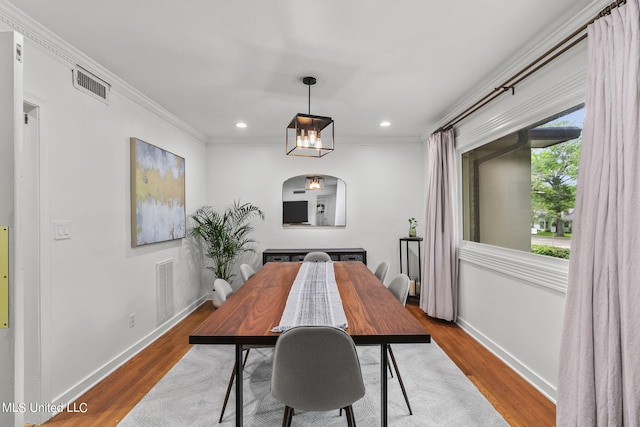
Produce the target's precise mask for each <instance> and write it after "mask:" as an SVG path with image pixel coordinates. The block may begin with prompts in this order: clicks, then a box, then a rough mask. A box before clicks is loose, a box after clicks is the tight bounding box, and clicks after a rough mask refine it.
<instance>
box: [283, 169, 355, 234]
mask: <svg viewBox="0 0 640 427" xmlns="http://www.w3.org/2000/svg"><path fill="white" fill-rule="evenodd" d="M308 178H321V179H322V181H323V183H324V187H323V188H321V189H308V188H305V181H307V179H308ZM346 189H347V184H346V183H345V182H344V180H342V179H340V178H338V177H336V176H332V175H324V174H305V175H296V176H292V177H290V178H288V179H286V180H285V181H284V182H283V183H282V226H283V227H284V228H320V229H326V228H344V227H346V226H347V218H346V216H347V206H346V205H347V190H346ZM304 201H306V202H307V204H306V208H307V209H306V210H307V215H306V217H305V216H304V215H303V212H302V211H301V210H300V209H303V208H302V206H304V203H300V204H296V205H297V206H296V205H292V210H291V211H289V212H288V213H285V203H286V202H304ZM321 202H324V203H321ZM296 208H297V209H296ZM285 214H291V215H294V216H295V215H296V214H302V216H301V217H299V218H306V221H305V222H299V223H298V222H285ZM319 214H320V215H323V216H322V217H320V219H319V217H318V215H319ZM292 218H293V217H292ZM327 218H329V220H327ZM331 219H333V221H332V220H331ZM318 222H326V224H322V223H320V224H319V223H318Z"/></svg>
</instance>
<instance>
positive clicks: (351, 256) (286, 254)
mask: <svg viewBox="0 0 640 427" xmlns="http://www.w3.org/2000/svg"><path fill="white" fill-rule="evenodd" d="M309 252H326V253H328V254H329V256H330V257H331V259H332V260H333V261H361V262H363V263H364V264H365V265H367V251H365V250H364V249H362V248H337V249H335V248H334V249H326V248H320V249H265V251H264V252H262V264H266V263H268V262H290V261H302V259H303V258H304V256H305V255H306V254H308V253H309Z"/></svg>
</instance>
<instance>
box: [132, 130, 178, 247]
mask: <svg viewBox="0 0 640 427" xmlns="http://www.w3.org/2000/svg"><path fill="white" fill-rule="evenodd" d="M130 147H131V247H136V246H141V245H146V244H150V243H157V242H165V241H168V240H175V239H182V238H184V237H186V211H185V165H184V158H182V157H180V156H177V155H175V154H173V153H170V152H169V151H166V150H163V149H162V148H159V147H156V146H155V145H151V144H149V143H146V142H144V141H142V140H140V139H138V138H131V139H130Z"/></svg>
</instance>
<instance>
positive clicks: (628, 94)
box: [557, 0, 640, 427]
mask: <svg viewBox="0 0 640 427" xmlns="http://www.w3.org/2000/svg"><path fill="white" fill-rule="evenodd" d="M588 43H589V68H588V79H587V81H588V83H587V84H588V86H587V99H586V104H585V120H584V130H583V137H582V153H581V157H580V172H579V175H578V184H577V188H578V192H577V195H576V213H575V215H574V235H573V237H572V251H571V260H570V263H569V285H568V289H567V298H566V302H565V313H564V324H563V331H562V342H561V355H560V376H559V383H558V404H557V425H558V426H580V427H588V426H638V425H640V260H639V256H640V124H639V117H640V108H639V105H640V85H639V84H638V82H639V80H640V13H639V11H638V0H629V1H627V4H626V5H623V6H620V7H618V8H615V9H613V10H612V12H611V15H609V16H606V17H604V18H600V19H598V20H597V21H595V22H594V23H593V24H592V25H590V26H589V28H588Z"/></svg>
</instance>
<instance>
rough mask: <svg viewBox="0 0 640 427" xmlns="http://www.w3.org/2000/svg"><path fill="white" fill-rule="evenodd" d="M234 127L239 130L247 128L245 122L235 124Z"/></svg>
mask: <svg viewBox="0 0 640 427" xmlns="http://www.w3.org/2000/svg"><path fill="white" fill-rule="evenodd" d="M236 127H237V128H240V129H244V128H246V127H247V124H246V123H245V122H238V123H236Z"/></svg>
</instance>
